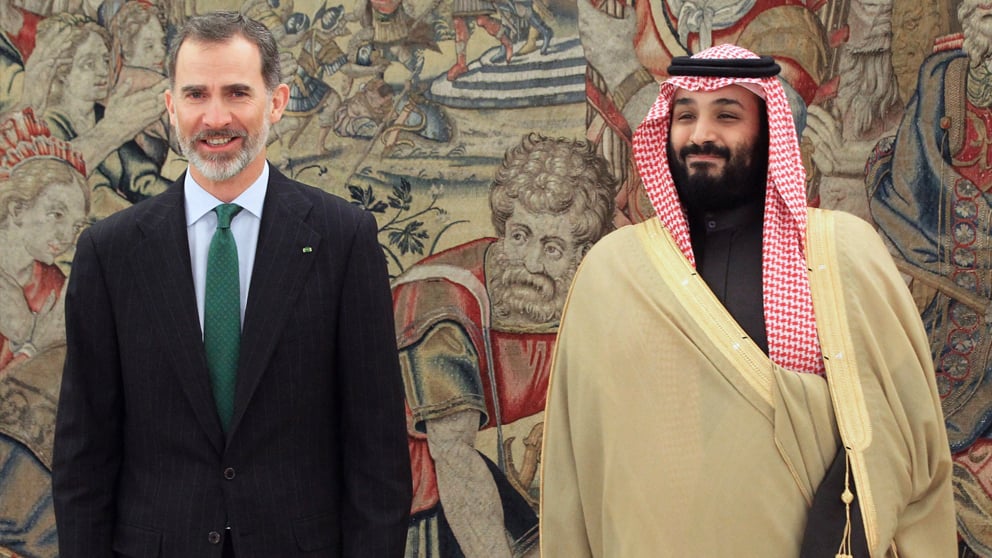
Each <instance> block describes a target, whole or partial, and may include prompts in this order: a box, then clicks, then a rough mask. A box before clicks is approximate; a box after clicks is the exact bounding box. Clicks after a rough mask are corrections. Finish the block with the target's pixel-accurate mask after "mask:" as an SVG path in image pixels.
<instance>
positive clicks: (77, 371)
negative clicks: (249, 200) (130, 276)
mask: <svg viewBox="0 0 992 558" xmlns="http://www.w3.org/2000/svg"><path fill="white" fill-rule="evenodd" d="M89 232H90V231H86V232H84V233H83V234H82V235H81V236H80V239H79V242H78V243H77V247H76V256H75V259H74V260H73V264H72V272H71V274H70V277H69V285H68V287H67V290H66V359H65V366H64V369H63V376H62V387H61V394H60V399H59V406H58V415H57V417H56V422H55V447H54V453H53V458H52V490H53V498H54V506H55V517H56V525H57V529H58V535H59V555H60V556H61V557H62V558H101V557H104V556H106V557H110V556H112V550H111V546H112V542H113V529H114V524H115V500H116V484H117V475H118V471H119V469H120V462H121V424H122V420H123V418H122V417H123V407H122V397H121V383H120V373H119V372H120V366H119V362H120V361H119V358H118V351H117V332H116V326H115V324H114V318H113V312H112V309H111V303H110V296H109V292H108V285H107V283H106V278H105V276H104V270H103V269H102V266H101V264H100V261H99V256H98V254H97V250H96V247H95V243H94V240H93V237H92V236H91V235H90V234H89Z"/></svg>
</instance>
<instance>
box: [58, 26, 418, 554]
mask: <svg viewBox="0 0 992 558" xmlns="http://www.w3.org/2000/svg"><path fill="white" fill-rule="evenodd" d="M169 77H170V80H171V87H170V90H169V91H168V92H167V93H166V96H165V101H166V107H167V108H168V111H169V117H170V120H171V122H172V125H173V127H174V129H175V132H176V134H177V137H178V139H179V142H180V145H181V146H182V148H183V152H184V153H185V155H186V156H187V157H188V159H189V161H190V167H189V170H188V172H187V173H186V174H185V175H184V177H181V178H180V179H179V180H178V181H177V182H176V183H175V184H173V185H172V187H171V188H170V189H169V190H168V191H166V192H165V193H162V194H159V195H158V196H156V197H154V198H151V199H149V200H147V201H145V202H142V203H140V204H138V205H135V206H134V207H132V208H129V209H127V210H124V211H121V212H119V213H117V214H114V215H112V216H111V217H109V218H107V219H105V220H103V221H101V222H99V223H97V224H96V225H94V226H93V227H91V228H90V229H88V230H87V231H86V232H84V233H83V234H82V235H81V237H80V239H79V242H78V248H77V252H76V259H75V262H74V263H73V268H72V274H71V278H70V281H69V286H68V290H67V295H66V296H67V301H66V306H67V313H66V316H67V317H66V329H67V356H66V364H65V371H64V378H63V382H62V392H61V401H60V403H59V411H58V418H57V421H56V434H55V452H54V464H53V469H54V470H53V486H54V498H55V513H56V520H57V526H58V531H59V548H60V554H61V556H62V557H63V558H99V557H104V556H107V557H110V556H135V557H141V558H151V557H155V556H163V557H184V558H185V557H192V556H195V557H218V558H219V557H221V556H225V557H228V556H236V557H237V558H248V557H256V556H258V557H262V556H264V557H266V558H270V557H274V556H279V557H292V556H308V557H318V556H319V557H338V556H347V557H359V556H360V557H389V556H402V555H403V547H404V541H405V537H406V529H407V523H408V513H409V511H408V510H409V508H410V498H411V486H410V485H411V481H410V466H409V457H408V451H407V447H406V436H405V424H404V421H405V419H404V415H403V395H402V381H401V378H400V374H399V368H398V359H397V353H396V345H395V341H394V338H393V321H392V308H391V299H390V294H389V285H388V280H387V275H386V269H385V261H384V259H383V256H382V252H381V251H380V248H379V245H378V241H377V238H376V232H377V230H376V223H375V220H374V218H373V217H372V216H371V214H369V213H365V212H363V211H361V210H359V209H357V208H356V207H354V206H352V205H349V204H348V203H346V202H344V201H343V200H341V199H339V198H336V197H334V196H331V195H329V194H327V193H324V192H322V191H320V190H317V189H315V188H311V187H308V186H305V185H303V184H300V183H298V182H295V181H292V180H290V179H288V178H286V177H285V176H283V175H282V174H280V173H279V172H278V171H277V170H276V169H274V168H271V167H270V166H269V165H268V163H267V162H266V160H265V145H266V137H267V135H268V129H269V126H270V125H271V124H274V123H275V122H277V121H278V120H279V119H280V117H281V116H282V112H283V110H284V108H285V106H286V102H287V99H288V97H289V89H288V87H287V86H286V85H285V84H281V83H279V64H278V50H277V47H276V44H275V42H274V41H273V39H272V36H271V35H270V34H269V32H268V31H267V30H266V29H265V28H264V26H262V25H260V24H258V23H257V22H254V21H251V20H249V19H246V18H244V17H242V16H240V15H238V14H236V13H215V14H209V15H205V16H199V17H195V18H192V19H191V20H189V21H188V22H187V23H186V24H185V26H184V27H183V28H182V29H181V30H180V31H179V33H178V34H177V36H176V37H175V39H174V40H173V46H172V48H171V51H170V57H169ZM231 204H233V206H232V205H231ZM229 210H231V211H229ZM231 214H233V215H234V216H233V218H230V215H231ZM228 220H229V222H228ZM218 239H220V240H218ZM225 239H226V240H225ZM232 241H233V244H234V250H235V251H236V254H234V255H233V260H232V259H231V258H232V254H233V252H231V249H232V247H231V244H232ZM215 245H216V252H215ZM215 254H226V256H225V257H220V256H218V257H216V258H215ZM222 261H223V262H226V264H223V265H233V266H234V267H233V268H227V271H226V272H223V273H221V272H218V271H217V270H218V269H221V267H218V266H221V265H222V264H221V263H218V262H222ZM234 276H237V280H235V282H234V285H233V287H232V286H231V285H230V283H229V281H230V280H231V279H232V278H234ZM225 282H228V283H225ZM218 285H221V287H218ZM232 289H233V291H232ZM232 292H233V295H232ZM218 293H223V294H218ZM225 296H226V297H228V298H226V299H224V298H223V297H225ZM231 296H233V299H232V298H230V297H231ZM221 299H223V300H225V301H226V302H227V303H228V305H227V307H226V309H221V310H217V307H218V304H219V303H218V300H221ZM239 310H240V312H238V311H239ZM232 317H233V334H232V333H231V332H230V328H228V331H227V334H226V335H225V334H220V335H218V334H216V333H214V332H216V331H218V330H222V329H223V327H225V326H230V325H231V323H232ZM239 320H240V324H239V323H238V321H239ZM239 325H240V329H239ZM218 339H219V340H220V341H218ZM232 342H233V346H234V348H233V352H232V349H231V345H232ZM218 355H220V356H218ZM225 355H226V356H225ZM232 355H233V356H232ZM225 360H226V361H227V365H225Z"/></svg>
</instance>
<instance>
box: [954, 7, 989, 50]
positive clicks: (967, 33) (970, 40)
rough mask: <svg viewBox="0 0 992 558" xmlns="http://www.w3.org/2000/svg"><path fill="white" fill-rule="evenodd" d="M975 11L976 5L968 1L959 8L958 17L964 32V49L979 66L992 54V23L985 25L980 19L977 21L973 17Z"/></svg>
mask: <svg viewBox="0 0 992 558" xmlns="http://www.w3.org/2000/svg"><path fill="white" fill-rule="evenodd" d="M974 13H975V6H974V5H972V3H968V2H966V3H964V4H961V6H960V7H959V8H958V19H959V20H960V21H961V30H962V31H963V32H964V45H963V46H962V49H963V50H964V52H965V53H966V54H967V55H968V58H970V59H971V65H972V66H979V65H981V64H982V63H984V62H985V61H986V60H988V58H989V55H990V54H992V24H984V25H983V24H981V22H980V21H975V18H973V17H972V14H974Z"/></svg>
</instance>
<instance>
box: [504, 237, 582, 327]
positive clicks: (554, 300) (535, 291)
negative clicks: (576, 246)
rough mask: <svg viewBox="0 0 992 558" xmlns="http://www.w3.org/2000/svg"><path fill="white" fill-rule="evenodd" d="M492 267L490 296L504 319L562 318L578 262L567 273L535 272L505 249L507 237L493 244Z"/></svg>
mask: <svg viewBox="0 0 992 558" xmlns="http://www.w3.org/2000/svg"><path fill="white" fill-rule="evenodd" d="M490 250H493V258H492V259H491V260H490V262H491V267H492V269H488V270H487V272H486V275H487V276H488V277H489V280H488V287H489V299H490V301H491V302H492V307H493V314H494V315H495V316H496V317H497V318H499V319H500V320H501V321H506V322H514V323H529V324H544V323H548V322H553V321H557V320H559V319H560V318H561V311H562V309H563V308H564V307H565V298H566V297H567V296H568V287H569V285H570V284H571V282H572V277H574V276H575V270H576V269H578V262H574V263H573V264H572V265H571V266H570V267H569V270H568V271H567V272H566V273H565V276H564V277H557V278H555V277H551V276H549V275H546V274H543V273H538V274H534V273H531V272H529V271H527V269H526V268H525V267H524V266H523V264H520V263H517V262H514V261H511V260H510V258H509V256H507V255H506V251H505V250H504V249H503V239H499V240H497V241H496V243H495V244H493V246H492V248H490Z"/></svg>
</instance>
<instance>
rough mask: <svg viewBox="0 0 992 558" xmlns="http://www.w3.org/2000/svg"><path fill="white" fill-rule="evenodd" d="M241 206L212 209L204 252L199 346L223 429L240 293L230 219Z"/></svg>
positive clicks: (230, 402)
mask: <svg viewBox="0 0 992 558" xmlns="http://www.w3.org/2000/svg"><path fill="white" fill-rule="evenodd" d="M239 211H241V207H240V206H238V205H234V204H233V203H225V204H221V205H218V206H217V207H215V208H214V212H215V213H217V230H216V231H214V237H213V238H212V239H211V240H210V251H209V252H208V253H207V289H206V294H205V295H204V302H203V346H204V348H205V349H206V352H207V367H208V368H209V369H210V383H211V384H212V385H213V388H214V402H215V403H216V404H217V414H218V415H220V422H221V425H222V426H223V427H224V431H225V432H227V428H228V426H230V423H231V415H233V414H234V383H235V379H236V377H237V371H238V352H239V351H240V350H241V292H240V289H241V287H240V281H239V279H238V278H239V276H240V274H239V272H238V245H237V243H236V242H235V241H234V235H233V234H231V219H233V218H234V216H235V215H237V214H238V212H239Z"/></svg>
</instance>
